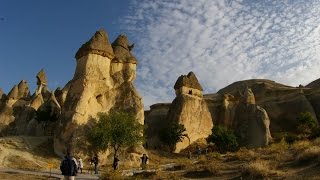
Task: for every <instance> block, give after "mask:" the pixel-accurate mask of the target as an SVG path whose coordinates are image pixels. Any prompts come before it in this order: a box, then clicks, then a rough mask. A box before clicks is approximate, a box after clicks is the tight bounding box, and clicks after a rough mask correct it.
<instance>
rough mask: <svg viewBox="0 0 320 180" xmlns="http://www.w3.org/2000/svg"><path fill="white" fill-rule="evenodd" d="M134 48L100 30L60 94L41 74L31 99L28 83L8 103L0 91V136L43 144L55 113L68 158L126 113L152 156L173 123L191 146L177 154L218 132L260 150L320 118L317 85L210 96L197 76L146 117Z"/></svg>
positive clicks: (230, 89) (58, 143)
mask: <svg viewBox="0 0 320 180" xmlns="http://www.w3.org/2000/svg"><path fill="white" fill-rule="evenodd" d="M133 47H134V45H133V44H129V41H128V39H127V37H126V36H125V35H120V36H118V38H117V39H116V40H115V41H114V42H113V43H112V44H111V43H110V42H109V39H108V36H107V34H106V32H105V31H104V30H99V31H97V32H96V33H95V34H94V36H93V37H92V38H91V39H90V40H89V41H88V42H86V43H84V44H83V45H82V46H81V47H80V48H79V50H78V51H77V53H76V55H75V58H76V62H77V66H76V70H75V73H74V76H73V78H72V80H70V81H69V82H68V83H67V84H66V85H65V86H64V87H63V88H62V89H60V88H57V89H56V90H55V91H52V92H50V91H49V90H48V88H47V79H46V75H45V72H44V71H43V70H41V71H40V72H39V73H38V74H37V76H36V78H37V86H38V87H37V89H36V91H35V92H34V93H33V95H30V90H29V87H28V84H27V82H26V81H24V80H22V81H21V82H20V83H19V84H18V85H15V86H14V87H13V88H12V90H11V91H10V92H9V93H8V95H6V94H4V93H3V92H2V90H1V89H0V134H1V135H2V136H4V135H35V136H42V135H43V134H44V133H45V132H44V130H43V128H41V126H40V124H39V123H38V121H37V120H36V118H35V117H36V113H37V112H39V111H40V112H41V111H45V110H49V112H50V114H55V115H57V116H59V120H58V121H57V122H55V123H53V124H51V129H52V130H51V132H54V149H55V152H56V153H57V154H62V153H63V152H64V151H65V150H66V148H67V147H69V146H72V147H74V148H78V149H79V148H80V147H81V144H79V142H81V141H82V139H81V138H82V137H81V135H83V132H82V130H83V127H84V126H85V125H87V124H89V120H90V119H91V118H92V117H93V118H95V117H96V116H97V113H98V112H105V113H108V112H110V111H112V110H123V111H126V112H130V113H132V114H133V115H134V116H135V117H136V119H137V121H138V122H139V123H141V124H144V123H145V124H147V132H146V133H147V145H148V148H156V149H158V148H161V146H162V143H161V142H160V140H159V132H160V130H161V129H162V128H165V127H166V126H168V124H170V122H178V123H180V124H183V125H184V126H185V128H186V132H185V133H186V134H187V137H188V138H185V139H183V141H182V142H179V143H177V144H176V148H175V151H176V152H180V151H181V150H183V149H185V148H187V147H188V146H189V145H190V144H192V143H194V142H196V141H198V140H201V139H204V138H207V137H208V136H209V135H210V134H211V129H212V127H213V126H214V125H216V124H222V125H224V126H227V127H229V128H231V129H233V130H234V131H235V132H236V134H237V135H238V137H239V138H240V139H239V142H240V144H241V145H242V146H247V147H261V146H266V145H268V143H269V142H270V141H271V140H272V138H271V134H273V133H275V132H282V131H286V132H294V131H296V127H297V123H298V122H297V120H296V118H297V117H298V115H299V114H300V113H301V112H311V113H312V114H313V116H314V117H315V118H316V119H319V118H320V103H319V102H320V101H319V100H320V85H319V80H317V81H314V82H313V83H310V85H308V86H306V87H303V86H299V87H290V86H286V85H282V84H278V83H275V82H273V81H270V80H257V79H254V80H247V81H239V82H235V83H233V84H231V85H229V86H227V87H225V88H223V89H221V90H219V91H218V92H217V93H215V94H205V95H204V94H203V88H202V86H201V85H200V83H199V81H198V79H197V77H196V76H195V74H194V73H193V72H190V73H189V74H188V75H182V76H180V77H179V78H178V79H177V81H176V83H175V85H174V90H175V94H176V98H175V99H174V100H173V101H172V103H159V104H155V105H152V106H151V107H150V111H146V112H144V110H143V102H142V99H141V97H140V96H139V94H138V92H137V91H136V89H135V87H134V85H133V81H134V80H135V78H136V66H137V59H136V58H135V57H134V56H133V55H132V54H131V50H132V48H133Z"/></svg>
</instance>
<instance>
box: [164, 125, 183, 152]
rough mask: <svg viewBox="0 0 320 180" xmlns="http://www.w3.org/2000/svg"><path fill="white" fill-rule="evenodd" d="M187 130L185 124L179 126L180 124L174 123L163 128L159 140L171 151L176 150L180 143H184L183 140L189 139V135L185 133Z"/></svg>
mask: <svg viewBox="0 0 320 180" xmlns="http://www.w3.org/2000/svg"><path fill="white" fill-rule="evenodd" d="M185 131H186V128H185V127H184V125H183V124H179V123H178V122H172V123H170V124H169V126H168V127H166V128H163V129H162V130H161V131H160V134H159V139H160V141H161V142H162V143H164V144H165V145H167V146H168V147H169V148H170V151H174V150H175V145H176V144H177V143H178V142H182V140H183V139H184V138H185V137H187V138H188V135H187V134H185V133H184V132H185Z"/></svg>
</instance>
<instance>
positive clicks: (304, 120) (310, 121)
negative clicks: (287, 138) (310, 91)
mask: <svg viewBox="0 0 320 180" xmlns="http://www.w3.org/2000/svg"><path fill="white" fill-rule="evenodd" d="M297 121H298V127H297V130H298V132H299V133H301V134H305V135H311V134H312V133H313V132H314V131H316V129H317V127H318V123H317V120H316V119H315V118H313V116H312V114H311V113H310V112H302V113H300V114H299V116H298V117H297Z"/></svg>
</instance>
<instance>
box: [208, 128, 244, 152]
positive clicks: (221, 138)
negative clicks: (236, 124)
mask: <svg viewBox="0 0 320 180" xmlns="http://www.w3.org/2000/svg"><path fill="white" fill-rule="evenodd" d="M208 141H209V142H213V143H215V145H216V146H217V148H218V149H219V151H220V152H226V151H235V150H237V149H238V146H239V144H238V141H237V137H236V136H235V135H234V132H233V131H232V130H230V129H228V128H226V127H224V126H222V125H216V126H214V127H213V128H212V134H211V135H210V136H209V137H208Z"/></svg>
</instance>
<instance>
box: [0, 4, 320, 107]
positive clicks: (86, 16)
mask: <svg viewBox="0 0 320 180" xmlns="http://www.w3.org/2000/svg"><path fill="white" fill-rule="evenodd" d="M0 17H1V20H0V62H1V66H0V87H1V88H2V89H3V90H4V91H5V92H8V91H9V90H10V89H11V88H12V86H13V85H15V84H17V83H19V81H20V80H21V79H25V80H27V82H28V83H29V86H30V87H31V89H32V90H34V89H35V82H36V78H35V75H36V73H37V72H38V71H39V70H40V69H41V68H44V69H45V71H46V73H47V78H48V81H49V88H51V89H54V88H56V87H57V86H61V87H63V86H64V85H65V83H66V82H67V81H69V80H70V79H72V76H73V73H74V69H75V59H74V58H73V57H74V54H75V52H76V51H77V49H78V48H79V47H80V46H81V44H82V43H84V42H85V41H87V40H88V39H89V38H90V37H91V36H92V34H93V33H94V32H95V31H96V30H97V29H99V28H101V27H102V28H104V29H106V30H107V32H108V34H109V39H110V40H111V41H113V40H114V39H115V37H116V36H117V35H118V34H120V33H125V34H127V35H128V37H129V40H130V41H131V42H134V43H135V49H134V52H133V53H134V54H135V56H136V57H137V59H138V60H139V64H138V70H137V80H136V82H135V85H136V87H137V89H138V92H139V93H140V95H141V96H142V97H143V100H144V104H145V107H146V108H148V106H149V105H151V104H153V103H156V102H170V101H172V100H173V98H174V90H173V85H174V83H175V81H176V79H177V78H178V76H179V75H181V74H187V73H188V72H189V71H193V72H195V74H196V75H197V77H198V79H199V80H200V83H201V84H202V86H203V87H204V91H205V93H213V92H216V91H217V90H219V89H220V88H223V87H225V86H226V85H228V84H230V83H232V82H234V81H238V80H244V79H252V78H266V79H271V80H274V81H277V82H280V83H284V84H288V85H291V86H298V85H299V84H308V83H309V82H311V81H313V80H315V79H317V78H320V70H319V69H320V18H319V17H320V2H319V0H282V1H277V0H256V1H253V0H216V1H212V0H197V1H194V0H162V1H156V0H132V1H122V0H121V1H120V0H117V1H76V0H73V1H67V2H65V1H45V2H44V1H40V0H38V1H36V0H33V1H19V2H18V1H14V0H10V1H9V0H2V1H0Z"/></svg>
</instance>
